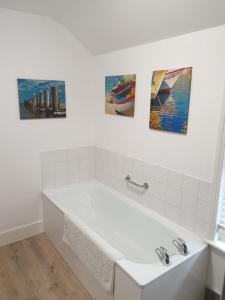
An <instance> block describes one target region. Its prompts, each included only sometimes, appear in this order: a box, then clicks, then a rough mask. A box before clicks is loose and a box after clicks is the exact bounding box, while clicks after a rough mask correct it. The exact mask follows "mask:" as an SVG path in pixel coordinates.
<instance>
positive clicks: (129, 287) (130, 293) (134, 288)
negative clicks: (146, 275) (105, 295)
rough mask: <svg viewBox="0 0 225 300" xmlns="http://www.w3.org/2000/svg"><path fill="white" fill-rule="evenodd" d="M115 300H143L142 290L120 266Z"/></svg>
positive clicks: (117, 270)
mask: <svg viewBox="0 0 225 300" xmlns="http://www.w3.org/2000/svg"><path fill="white" fill-rule="evenodd" d="M114 297H115V300H141V299H142V289H141V287H139V286H138V285H137V284H136V283H135V282H134V281H133V280H132V279H131V278H130V277H129V276H128V275H127V274H126V273H125V272H124V271H123V270H121V268H120V267H119V266H117V267H116V278H115V291H114Z"/></svg>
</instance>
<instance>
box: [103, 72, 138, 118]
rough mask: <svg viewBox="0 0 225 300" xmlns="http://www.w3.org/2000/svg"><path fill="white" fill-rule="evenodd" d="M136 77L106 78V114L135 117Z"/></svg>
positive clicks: (119, 76)
mask: <svg viewBox="0 0 225 300" xmlns="http://www.w3.org/2000/svg"><path fill="white" fill-rule="evenodd" d="M135 84H136V75H118V76H106V77H105V112H106V113H107V114H112V115H122V116H128V117H133V116H134V105H135Z"/></svg>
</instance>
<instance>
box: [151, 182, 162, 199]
mask: <svg viewBox="0 0 225 300" xmlns="http://www.w3.org/2000/svg"><path fill="white" fill-rule="evenodd" d="M149 189H151V185H150V186H149ZM153 193H154V196H155V198H156V199H159V200H161V201H165V197H166V187H165V185H164V184H162V183H160V182H157V181H156V182H155V184H154V191H153Z"/></svg>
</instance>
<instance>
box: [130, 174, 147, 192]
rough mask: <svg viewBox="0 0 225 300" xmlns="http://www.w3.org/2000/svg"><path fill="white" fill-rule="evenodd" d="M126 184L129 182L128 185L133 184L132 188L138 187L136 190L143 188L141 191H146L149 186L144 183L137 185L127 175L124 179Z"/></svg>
mask: <svg viewBox="0 0 225 300" xmlns="http://www.w3.org/2000/svg"><path fill="white" fill-rule="evenodd" d="M125 180H126V182H129V183H130V184H133V185H134V186H136V187H138V188H143V189H146V190H147V189H148V188H149V184H148V183H147V182H145V183H144V184H139V183H136V182H134V181H132V180H131V178H130V175H127V176H126V177H125Z"/></svg>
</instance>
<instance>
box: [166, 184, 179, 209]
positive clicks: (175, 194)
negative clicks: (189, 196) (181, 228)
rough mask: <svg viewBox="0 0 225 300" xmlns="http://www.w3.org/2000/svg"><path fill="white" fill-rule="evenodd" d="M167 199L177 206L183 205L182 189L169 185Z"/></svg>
mask: <svg viewBox="0 0 225 300" xmlns="http://www.w3.org/2000/svg"><path fill="white" fill-rule="evenodd" d="M165 201H166V202H167V203H169V204H170V205H173V206H175V207H177V208H180V207H181V191H179V190H175V189H172V188H170V187H167V189H166V194H165Z"/></svg>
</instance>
